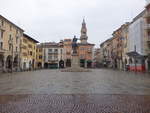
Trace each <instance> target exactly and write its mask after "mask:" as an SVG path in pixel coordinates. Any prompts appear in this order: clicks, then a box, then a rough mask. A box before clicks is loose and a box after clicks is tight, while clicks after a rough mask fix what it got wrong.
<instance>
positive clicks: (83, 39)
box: [80, 19, 88, 44]
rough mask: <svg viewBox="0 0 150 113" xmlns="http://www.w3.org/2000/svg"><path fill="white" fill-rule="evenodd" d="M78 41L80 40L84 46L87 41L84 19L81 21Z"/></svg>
mask: <svg viewBox="0 0 150 113" xmlns="http://www.w3.org/2000/svg"><path fill="white" fill-rule="evenodd" d="M80 40H81V43H84V44H86V43H87V40H88V36H87V28H86V23H85V19H83V22H82V28H81V36H80Z"/></svg>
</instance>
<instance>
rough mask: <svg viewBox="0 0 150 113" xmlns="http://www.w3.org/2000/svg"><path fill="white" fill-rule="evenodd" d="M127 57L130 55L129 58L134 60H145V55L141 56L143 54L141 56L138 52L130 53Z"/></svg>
mask: <svg viewBox="0 0 150 113" xmlns="http://www.w3.org/2000/svg"><path fill="white" fill-rule="evenodd" d="M127 55H128V56H129V57H133V58H135V57H136V58H141V59H143V58H145V56H144V55H141V54H139V53H138V52H135V51H132V52H128V53H127Z"/></svg>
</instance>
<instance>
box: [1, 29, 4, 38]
mask: <svg viewBox="0 0 150 113" xmlns="http://www.w3.org/2000/svg"><path fill="white" fill-rule="evenodd" d="M3 35H4V31H2V30H1V38H3Z"/></svg>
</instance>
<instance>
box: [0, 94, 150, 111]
mask: <svg viewBox="0 0 150 113" xmlns="http://www.w3.org/2000/svg"><path fill="white" fill-rule="evenodd" d="M0 113H150V96H133V95H84V94H82V95H77V94H76V95H15V96H13V95H10V96H0Z"/></svg>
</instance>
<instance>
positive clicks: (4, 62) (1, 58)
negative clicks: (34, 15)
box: [0, 15, 24, 72]
mask: <svg viewBox="0 0 150 113" xmlns="http://www.w3.org/2000/svg"><path fill="white" fill-rule="evenodd" d="M23 32H24V31H23V30H22V29H21V28H20V27H18V26H17V25H15V24H14V23H12V22H11V21H9V20H8V19H6V18H5V17H3V16H1V15H0V71H4V72H8V71H14V70H15V71H18V70H19V67H20V59H21V58H20V44H21V43H20V42H21V37H22V36H23Z"/></svg>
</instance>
